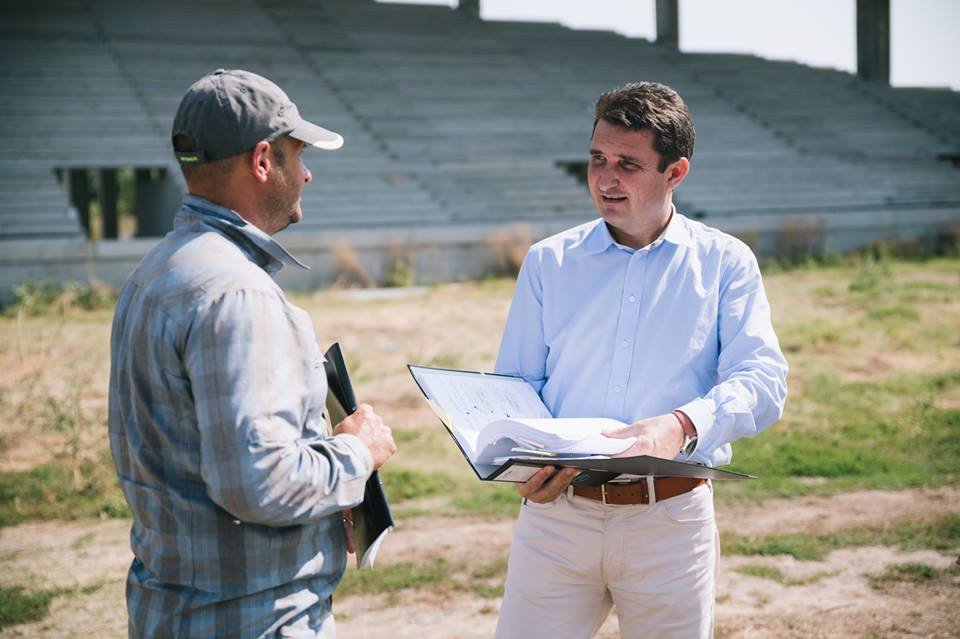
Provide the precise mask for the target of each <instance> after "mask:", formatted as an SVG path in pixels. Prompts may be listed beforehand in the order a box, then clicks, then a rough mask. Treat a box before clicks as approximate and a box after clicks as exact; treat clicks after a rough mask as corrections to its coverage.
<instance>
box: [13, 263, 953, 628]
mask: <svg viewBox="0 0 960 639" xmlns="http://www.w3.org/2000/svg"><path fill="white" fill-rule="evenodd" d="M765 282H766V287H767V291H768V295H769V297H770V300H771V304H772V306H773V310H774V322H775V326H776V328H777V331H778V334H779V336H780V339H781V344H782V346H783V349H784V352H785V354H786V356H787V358H788V361H789V364H790V375H789V380H788V383H789V389H790V395H789V399H788V405H787V409H786V413H785V415H784V418H783V420H782V421H781V422H780V423H779V424H777V425H775V426H774V427H773V428H771V429H770V430H769V431H767V432H766V433H764V434H762V435H761V436H760V437H758V438H756V439H753V440H743V441H739V442H737V443H736V444H735V445H734V463H733V465H732V466H731V468H732V469H733V470H739V471H744V472H748V473H751V474H755V475H758V476H759V479H757V480H755V481H751V482H737V483H731V484H718V485H717V487H716V495H717V500H718V513H719V516H720V518H721V523H723V521H724V519H723V518H724V515H725V513H727V514H728V517H729V521H731V522H736V523H735V524H733V525H729V526H726V527H724V528H723V530H722V534H723V537H722V539H723V548H724V553H725V555H726V559H725V562H726V563H725V566H724V575H725V577H723V578H722V580H721V583H720V590H719V592H720V593H721V596H720V597H719V598H718V601H719V608H718V628H717V633H718V636H728V637H733V636H751V637H752V636H802V637H806V636H811V637H812V636H864V637H867V636H909V633H908V632H907V630H910V631H911V632H912V631H913V630H916V629H918V628H920V629H924V630H925V632H926V634H927V636H940V635H941V634H942V636H956V635H957V634H960V617H958V616H957V615H956V614H955V610H956V606H957V604H958V603H960V586H958V584H960V574H958V572H957V570H956V569H954V568H951V567H950V564H951V563H952V558H955V557H956V555H957V553H958V551H960V503H958V495H960V490H958V484H960V260H956V259H939V260H929V261H923V262H910V261H896V260H890V259H866V260H851V261H850V262H848V263H844V264H840V265H836V266H831V267H817V268H813V267H811V268H799V269H793V270H790V271H785V272H784V271H779V272H772V271H771V272H768V273H767V274H766V275H765ZM512 287H513V283H512V282H511V281H507V280H491V281H485V282H480V283H461V284H449V285H442V286H437V287H432V288H427V289H423V290H419V291H411V292H410V293H409V294H408V295H404V296H400V297H396V296H391V297H386V296H384V297H382V298H381V297H379V296H378V295H377V292H376V291H364V292H362V293H359V294H358V293H356V292H351V291H324V292H320V293H317V294H314V295H301V296H296V302H297V303H298V304H300V305H301V306H303V307H304V308H305V309H307V310H308V311H309V312H310V314H311V315H312V317H313V318H314V324H315V326H316V329H317V335H318V338H319V340H320V342H321V345H323V346H326V345H328V344H329V343H331V342H333V341H340V343H341V345H342V346H343V350H344V353H345V356H346V358H347V362H348V364H349V366H350V367H351V369H352V373H353V378H354V383H355V385H356V387H357V388H356V389H357V394H358V396H359V398H360V399H361V401H367V402H370V403H372V404H374V406H375V407H376V408H377V410H378V412H380V413H381V414H382V415H383V416H384V417H385V418H386V419H387V421H388V422H389V423H390V424H391V425H392V426H393V428H394V432H395V436H396V439H397V442H398V444H399V452H398V454H397V455H396V457H395V458H394V460H392V461H391V462H390V463H389V464H388V465H387V466H386V467H385V468H384V470H383V473H382V474H383V478H384V483H385V487H386V491H387V494H388V496H389V497H390V499H391V503H392V505H393V508H394V513H395V515H396V517H397V519H398V522H399V526H398V529H397V531H395V532H394V533H393V535H394V537H392V538H391V539H388V541H387V544H386V545H385V547H384V550H383V552H382V560H381V561H382V566H381V567H380V568H379V569H378V570H377V571H376V572H375V573H374V574H373V575H359V574H357V573H356V572H355V571H353V570H350V571H348V573H347V576H346V578H345V581H344V583H343V585H342V588H341V591H340V595H339V597H338V611H339V614H340V615H341V622H340V623H341V628H345V629H347V630H346V631H345V632H349V631H350V629H351V628H353V631H352V634H345V636H348V637H349V636H366V635H364V634H363V633H362V630H361V628H362V625H360V622H359V620H360V619H363V618H369V617H370V616H371V615H381V616H382V617H383V619H384V620H386V621H387V622H390V621H391V619H393V620H394V621H393V623H402V621H403V618H405V615H407V613H405V612H402V611H409V610H411V601H412V600H414V599H415V600H416V601H417V602H421V601H426V602H427V603H428V604H430V605H432V606H434V608H436V607H438V606H439V607H440V608H441V609H443V607H444V606H446V607H447V609H448V612H447V613H445V614H444V618H445V619H446V620H447V623H449V624H451V625H450V626H449V628H458V627H461V626H462V627H463V628H472V629H474V630H476V629H480V630H477V632H476V634H470V632H473V631H474V630H470V632H467V631H464V632H463V633H459V632H457V633H453V634H449V635H447V634H440V635H437V636H488V635H489V634H490V631H489V629H490V628H492V626H491V625H490V623H491V621H490V620H491V619H494V620H495V616H496V614H495V613H496V609H497V604H498V601H499V596H500V594H501V584H502V579H503V575H504V574H505V570H506V564H505V561H504V557H505V553H506V549H507V548H508V546H509V542H510V527H511V519H512V517H513V516H514V515H515V513H516V511H517V509H518V500H517V497H516V494H515V492H514V490H513V488H512V487H509V486H506V487H505V486H490V485H487V484H483V483H481V482H478V481H477V480H476V479H475V477H474V476H473V475H472V473H471V471H470V470H469V469H468V467H467V466H466V465H465V463H464V462H463V460H462V458H461V457H460V456H459V454H458V453H457V452H456V450H455V447H454V445H453V443H452V441H451V439H450V437H449V436H448V435H447V433H446V432H445V431H444V429H443V428H442V426H441V425H440V424H439V422H438V421H437V420H436V418H435V417H434V416H433V415H432V413H431V412H430V411H429V409H428V408H427V407H426V405H425V404H424V402H423V401H422V398H421V395H420V393H419V390H418V389H417V388H416V385H415V384H414V383H413V381H412V380H411V379H410V377H409V374H408V373H407V371H406V368H405V365H406V364H407V363H419V364H426V365H434V366H445V367H460V368H467V369H474V370H489V369H490V368H492V366H493V361H494V358H495V355H496V349H497V346H498V341H499V331H500V328H501V326H502V323H503V321H504V319H505V317H506V312H507V309H508V306H509V300H510V294H511V292H512ZM89 306H92V307H93V310H84V309H83V308H81V307H80V305H79V304H77V303H73V304H59V305H58V304H57V303H53V304H52V305H51V304H49V303H47V304H34V305H32V306H31V307H29V308H28V307H24V308H23V309H22V310H21V312H19V313H17V312H16V309H14V310H11V311H9V312H8V313H7V316H6V317H4V318H2V319H0V568H2V570H0V636H24V635H32V636H65V635H63V634H58V632H57V631H54V630H52V629H53V628H60V630H62V627H63V626H62V624H63V622H60V621H58V620H60V619H69V620H73V621H71V622H70V623H75V622H76V620H77V619H80V620H81V622H79V623H80V626H79V628H80V629H79V630H78V631H77V632H76V634H75V636H115V635H116V634H118V633H119V634H122V629H123V627H124V625H123V624H125V616H124V612H123V605H122V582H123V578H124V574H123V568H122V566H123V564H124V562H128V561H129V556H128V555H123V548H124V539H123V530H124V527H125V521H126V518H127V517H129V511H128V509H127V507H126V505H125V503H124V501H123V498H122V496H121V495H120V494H119V491H118V490H117V488H116V484H115V481H114V477H113V470H112V466H111V463H110V458H109V454H108V450H107V441H106V384H107V375H108V367H109V352H108V349H109V330H110V317H111V309H110V308H109V307H103V305H102V303H101V304H100V306H101V308H99V309H97V306H98V304H89ZM861 496H864V497H861ZM873 503H875V504H878V506H877V508H871V507H870V505H871V504H873ZM881 503H882V504H887V506H886V508H888V509H889V510H884V509H883V508H882V507H880V506H879V504H881ZM841 504H853V506H841ZM858 504H863V505H864V506H865V507H864V508H862V509H861V508H858V507H857V505H858ZM817 508H822V509H823V510H822V512H820V511H817V510H816V509H817ZM845 512H846V513H847V516H846V517H844V516H843V515H844V513H845ZM838 515H839V517H838ZM805 517H806V519H805ZM46 522H50V523H46ZM744 522H746V523H744ZM749 522H754V523H753V524H750V523H749ZM804 522H806V523H804ZM107 531H108V532H107ZM57 534H61V535H67V536H68V538H69V541H68V542H63V541H62V540H61V542H60V543H61V545H63V544H64V543H66V546H67V548H66V549H65V550H64V551H63V554H62V555H61V556H60V558H61V561H68V562H69V561H74V563H75V565H76V566H81V565H85V564H84V563H83V557H87V556H88V555H90V554H96V553H97V552H110V553H114V554H117V555H118V558H117V560H116V565H115V566H114V565H113V564H110V563H109V562H107V563H106V564H104V562H99V563H97V562H93V565H91V567H90V568H89V569H84V570H80V569H79V568H78V569H77V570H74V571H73V572H70V571H67V572H69V573H70V574H69V575H68V577H63V578H59V577H56V576H51V575H50V574H49V572H48V571H44V570H42V569H41V567H42V566H44V565H46V563H45V562H46V561H47V559H46V553H47V552H48V551H47V550H44V549H45V548H46V546H44V543H46V542H44V541H43V540H44V539H47V538H48V537H45V535H46V536H49V539H54V538H56V535H57ZM110 535H112V536H110ZM445 535H446V536H447V537H449V539H447V537H445ZM107 537H109V539H108V538H107ZM65 539H66V538H65ZM445 539H447V541H444V540H445ZM424 540H427V541H424ZM458 540H459V541H458ZM464 540H467V541H468V542H469V540H473V543H475V546H473V547H472V548H469V549H467V550H470V552H468V551H467V550H465V549H464V548H462V546H463V544H464ZM51 543H52V542H51ZM468 545H469V543H468ZM422 546H427V548H424V547H422ZM430 548H434V549H436V552H430V551H429V549H430ZM118 549H119V550H118ZM868 549H874V550H868ZM877 549H885V550H884V552H886V553H887V554H886V555H884V557H886V559H883V560H882V561H880V560H877V561H880V563H878V564H876V565H870V566H864V567H863V568H861V569H857V570H855V569H853V568H849V567H848V566H847V564H845V563H843V562H845V561H847V560H848V559H849V561H850V562H856V561H860V559H862V558H863V557H865V556H866V555H857V554H856V553H867V552H880V550H877ZM71 553H72V554H71ZM858 557H860V559H858ZM875 559H876V558H875ZM831 562H834V563H831ZM837 562H839V563H837ZM105 565H106V566H110V567H111V568H110V570H109V571H108V570H107V569H106V568H105V567H104V566H105ZM810 566H812V567H810ZM78 570H79V572H77V571H78ZM844 576H846V577H844ZM847 577H849V580H853V581H854V582H856V584H857V588H862V589H863V590H862V592H863V593H867V594H866V595H863V596H862V597H861V598H860V600H859V601H852V602H850V609H849V610H847V611H846V612H847V613H853V612H856V613H857V614H859V615H860V616H861V617H862V619H861V622H862V623H860V624H859V625H857V624H855V623H853V622H851V621H850V619H851V618H857V614H854V615H853V617H851V616H850V615H849V614H845V615H844V616H845V617H846V619H845V620H842V621H837V622H836V623H834V624H833V625H830V624H831V623H833V622H831V621H830V615H822V616H821V617H822V619H820V620H819V621H817V622H816V623H813V625H807V624H805V623H801V622H800V621H798V620H799V619H801V615H802V610H801V608H802V606H808V607H809V606H810V605H812V604H810V603H809V601H806V603H802V602H800V601H799V600H798V602H797V603H796V606H797V610H792V609H783V610H781V609H780V608H778V606H782V605H784V604H783V603H782V602H783V601H788V600H790V597H794V598H799V599H802V597H800V594H801V593H802V594H804V596H808V595H809V596H811V597H812V596H813V594H812V592H813V589H817V590H818V591H823V590H829V589H830V588H831V587H833V584H835V582H836V588H839V589H840V591H839V592H849V587H850V584H849V583H848V581H849V580H848V581H846V582H843V583H840V580H841V579H844V578H847ZM724 579H726V580H727V581H724ZM725 584H726V585H725ZM743 584H747V586H743ZM751 584H752V585H751ZM758 584H759V585H758ZM764 584H766V585H764ZM843 584H846V585H845V586H844V585H843ZM725 588H726V590H725ZM743 588H747V590H746V591H745V590H743ZM770 588H775V589H780V590H782V591H783V593H782V594H781V596H778V598H777V599H776V600H769V599H768V600H767V601H764V597H765V596H766V595H763V592H765V591H766V590H768V589H770ZM843 588H847V590H843ZM750 589H753V590H755V591H756V592H757V593H759V594H757V595H756V596H753V595H751V594H750V592H752V591H753V590H750ZM761 595H762V596H761ZM835 596H841V595H839V594H835ZM751 597H752V598H751ZM890 598H896V599H898V600H901V601H902V600H904V599H905V600H907V603H908V604H910V605H913V606H914V609H920V608H916V606H920V607H921V608H923V606H928V605H933V604H928V603H923V602H934V603H935V604H936V605H938V606H946V607H942V608H939V609H940V610H942V612H941V613H937V612H936V610H938V608H936V607H934V608H931V611H932V612H931V613H930V614H928V615H926V616H925V617H924V620H923V621H922V622H921V621H917V620H916V619H914V618H913V617H911V616H910V615H909V614H907V612H904V613H903V614H902V615H900V616H897V615H895V614H894V613H893V612H890V609H892V607H891V606H890V605H888V603H889V602H888V600H889V599H890ZM341 602H342V603H341ZM431 602H432V603H431ZM870 602H873V603H870ZM878 602H879V603H878ZM864 606H867V608H864ZM869 606H876V607H877V609H878V610H884V611H885V612H884V614H887V615H894V616H893V617H890V618H887V617H884V615H883V614H880V615H879V616H878V614H877V613H874V612H870V611H872V610H873V608H870V607H869ZM908 607H909V606H908ZM78 608H80V609H82V610H84V611H86V612H88V613H89V614H87V615H86V616H84V615H80V616H79V617H77V609H78ZM414 608H415V607H414ZM923 609H924V610H925V609H926V608H923ZM390 610H393V611H394V617H390V616H389V611H390ZM950 610H953V612H952V613H951V612H950ZM91 611H92V612H91ZM374 611H375V612H374ZM458 611H459V612H458ZM424 614H426V613H424ZM458 615H459V616H458ZM407 616H408V617H409V619H407V621H408V622H409V623H416V621H415V618H416V615H415V614H413V613H410V614H409V615H407ZM378 618H379V617H378ZM871 619H873V621H872V622H871V621H870V620H871ZM83 620H86V621H83ZM874 622H875V623H874ZM84 623H86V624H87V625H83V624H84ZM811 623H812V622H811ZM58 624H60V625H58ZM351 624H356V625H351ZM484 624H486V625H484ZM798 624H799V625H798ZM824 624H826V625H824ZM871 624H873V625H871ZM877 624H879V625H877ZM4 628H5V630H4ZM850 628H852V630H849V629H850ZM117 629H119V631H118V630H117ZM483 629H487V630H483ZM611 629H612V630H611ZM848 630H849V632H848ZM451 632H452V631H451ZM603 632H604V633H607V634H605V635H603V636H613V635H611V634H610V633H611V632H615V625H610V624H608V625H607V626H605V627H604V630H603ZM18 633H19V634H18ZM751 633H752V634H751ZM850 633H852V634H850ZM871 633H873V634H871ZM931 633H932V634H931ZM938 633H939V634H938ZM951 633H952V634H951ZM370 636H373V635H370ZM396 636H417V635H416V634H415V633H413V632H412V631H411V634H410V635H405V634H404V633H403V631H398V634H397V635H396Z"/></svg>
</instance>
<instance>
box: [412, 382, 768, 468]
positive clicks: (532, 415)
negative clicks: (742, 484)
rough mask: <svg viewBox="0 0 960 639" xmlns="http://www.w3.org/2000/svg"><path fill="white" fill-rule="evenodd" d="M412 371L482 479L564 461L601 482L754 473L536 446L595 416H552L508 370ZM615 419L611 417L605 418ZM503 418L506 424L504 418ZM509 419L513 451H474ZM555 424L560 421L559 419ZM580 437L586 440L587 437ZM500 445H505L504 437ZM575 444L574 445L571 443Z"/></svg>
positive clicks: (589, 423)
mask: <svg viewBox="0 0 960 639" xmlns="http://www.w3.org/2000/svg"><path fill="white" fill-rule="evenodd" d="M407 368H408V369H409V370H410V374H411V375H412V376H413V379H414V381H416V383H417V386H419V387H420V391H421V392H422V393H423V394H424V396H425V397H426V398H427V403H428V404H429V405H430V407H431V408H432V409H433V410H434V412H435V413H436V414H437V416H438V417H439V418H440V421H441V422H442V423H443V425H444V426H445V427H446V428H447V431H448V432H449V433H450V436H451V437H453V440H454V442H455V443H456V444H457V448H459V449H460V453H461V454H462V455H463V457H464V459H466V460H467V463H468V464H469V465H470V467H471V468H472V469H473V471H474V472H475V473H476V474H477V477H479V478H480V479H481V480H483V481H507V482H524V481H526V480H527V479H529V478H530V477H531V476H532V475H533V474H534V473H535V472H537V470H539V469H540V468H542V467H543V466H567V467H573V468H579V469H581V470H582V471H583V472H581V473H580V475H578V476H577V478H576V479H574V483H575V484H581V485H599V484H602V483H604V482H607V481H611V480H613V479H616V478H618V477H619V478H621V479H629V478H633V477H642V476H654V477H699V478H703V479H753V478H754V477H753V476H752V475H745V474H742V473H735V472H732V471H728V470H718V469H716V468H711V467H709V466H704V465H701V464H694V463H690V462H683V461H677V460H672V459H661V458H659V457H651V456H649V455H641V456H637V457H607V456H602V455H593V454H585V453H584V452H583V451H580V452H579V453H577V454H566V453H562V452H556V450H557V449H554V450H548V449H547V447H543V448H539V447H540V446H541V445H542V444H541V442H542V441H546V440H549V437H550V436H551V435H552V434H554V433H563V432H564V431H565V430H571V431H576V429H578V428H580V429H583V430H584V431H587V430H589V429H590V428H596V424H595V422H597V421H598V420H595V419H583V420H576V419H573V420H556V419H552V418H551V416H550V412H549V411H548V410H547V408H546V406H544V404H543V400H541V399H540V396H539V394H537V392H536V391H535V390H534V389H533V387H531V386H530V385H529V384H528V383H527V382H526V381H525V380H523V379H522V378H520V377H514V376H511V375H499V374H493V373H478V372H473V371H461V370H453V369H444V368H431V367H428V366H415V365H412V364H411V365H408V366H407ZM551 421H552V422H570V423H569V424H563V425H562V426H563V427H562V428H559V427H558V428H555V429H545V430H550V432H548V433H546V435H545V437H544V438H543V439H542V440H541V441H530V433H531V432H533V430H531V429H532V427H533V426H536V425H537V424H548V423H549V422H551ZM603 421H606V422H608V423H612V424H615V423H616V422H613V420H603ZM505 422H506V423H507V424H506V426H505V425H504V423H505ZM509 422H516V423H517V424H518V428H517V430H516V433H517V434H516V435H514V436H512V437H516V439H510V440H509V441H511V443H515V444H516V445H515V446H512V447H511V448H509V449H508V450H511V451H512V454H508V455H500V456H497V457H494V458H492V459H491V458H489V457H486V456H484V454H483V453H484V451H482V450H478V442H481V443H482V442H484V441H485V439H490V438H489V437H487V438H484V437H483V431H484V429H485V428H487V427H493V428H496V429H497V432H498V433H499V434H500V436H501V437H511V436H509V435H503V432H504V431H506V430H509V429H508V426H509ZM558 426H559V424H558ZM584 441H587V438H586V437H585V439H584ZM499 446H500V447H499V448H498V450H502V449H503V444H502V440H501V443H500V444H499ZM571 448H575V447H571Z"/></svg>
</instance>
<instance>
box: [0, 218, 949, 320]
mask: <svg viewBox="0 0 960 639" xmlns="http://www.w3.org/2000/svg"><path fill="white" fill-rule="evenodd" d="M704 222H705V223H707V224H709V225H710V226H715V227H717V228H720V229H722V230H724V231H727V232H728V233H732V234H734V235H737V236H738V237H741V238H743V239H744V240H745V241H747V242H748V243H749V244H751V246H753V248H754V250H755V251H756V252H757V253H758V254H759V255H764V256H770V255H774V254H776V253H778V252H779V253H782V252H784V251H789V250H798V251H800V252H803V251H809V250H814V251H820V252H835V253H842V252H846V251H850V250H853V249H856V248H858V247H862V246H864V245H866V244H869V243H871V242H875V241H886V242H897V241H903V240H907V239H911V238H917V237H923V236H928V237H929V236H932V235H933V234H935V233H936V232H938V231H941V230H944V229H948V228H956V227H957V226H958V225H960V211H958V210H957V209H955V208H918V209H902V210H894V211H891V210H889V209H887V210H882V211H876V212H871V211H858V212H838V211H824V212H823V213H821V214H816V215H811V214H805V215H796V216H785V215H782V214H781V215H755V216H730V217H722V218H720V217H716V218H710V219H706V220H704ZM575 224H576V221H570V220H563V221H556V222H542V223H538V224H526V223H524V224H518V225H515V226H506V227H504V226H492V225H457V226H453V225H451V226H441V227H427V228H412V229H404V230H390V231H380V230H350V231H330V232H325V233H303V232H300V233H298V232H296V231H294V230H288V231H284V232H282V233H280V234H279V235H278V236H277V239H278V240H279V241H280V242H281V244H283V245H284V246H285V247H286V248H287V249H288V250H289V251H290V252H291V253H292V254H293V255H294V256H296V257H297V258H298V259H300V260H301V261H302V262H304V263H305V264H307V265H309V266H310V270H308V271H302V270H299V269H294V268H284V269H283V271H281V273H280V275H279V276H278V281H279V282H280V283H281V285H283V286H284V287H286V288H288V289H290V290H296V291H307V290H314V289H318V288H323V287H326V286H330V285H331V284H334V283H335V282H337V281H338V280H339V281H340V283H341V284H344V285H351V284H353V285H355V284H357V283H359V281H360V279H361V278H360V277H359V275H360V273H361V272H362V274H363V275H364V276H365V277H366V278H367V279H368V280H369V281H370V283H372V284H381V283H384V282H386V281H388V280H389V279H390V278H391V277H393V276H395V275H396V274H397V266H396V265H397V263H398V262H401V261H405V262H407V263H408V264H409V265H410V267H411V269H412V278H413V280H414V281H415V282H416V283H418V284H429V283H436V282H446V281H454V280H462V279H471V278H477V277H484V276H488V275H491V274H494V273H495V272H497V271H498V270H500V271H502V270H503V269H504V264H503V263H502V262H503V261H504V259H505V258H504V257H503V256H502V253H503V252H504V250H508V249H512V250H513V252H514V253H515V254H517V255H522V253H523V252H524V249H525V247H526V246H527V245H528V244H529V242H530V241H536V240H538V239H540V238H543V237H546V236H548V235H550V234H552V233H556V232H558V231H561V230H563V229H565V228H568V227H570V226H573V225H575ZM491 238H499V239H491ZM157 241H159V240H157V239H133V240H105V241H100V242H85V241H68V240H61V241H51V240H37V241H21V242H0V300H2V302H3V303H8V302H9V301H10V300H11V299H12V294H13V287H15V286H16V285H17V284H19V283H21V282H23V281H24V280H26V279H28V278H32V279H34V280H46V279H53V280H57V281H71V280H79V281H89V280H91V279H94V278H95V279H97V280H100V281H102V282H105V283H108V284H111V285H113V286H119V285H120V284H122V283H123V280H124V279H125V278H126V277H127V275H128V274H129V273H130V271H131V270H132V269H133V267H134V266H135V265H136V263H137V262H138V261H139V260H140V258H141V257H142V256H143V254H144V253H146V252H147V251H148V250H149V249H150V247H152V246H153V245H154V244H156V242H157ZM344 247H349V248H344ZM351 261H353V267H351ZM498 262H499V263H498ZM357 265H359V268H355V267H356V266H357Z"/></svg>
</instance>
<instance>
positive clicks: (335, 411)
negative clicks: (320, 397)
mask: <svg viewBox="0 0 960 639" xmlns="http://www.w3.org/2000/svg"><path fill="white" fill-rule="evenodd" d="M324 358H325V359H326V361H325V362H324V363H323V368H324V370H325V372H326V374H327V415H328V416H329V417H330V423H331V424H333V425H336V424H339V423H340V422H341V421H343V420H344V419H345V418H346V417H347V415H350V414H352V413H354V412H356V410H357V398H356V396H355V395H354V393H353V385H352V384H351V383H350V375H349V373H348V372H347V364H346V362H344V360H343V353H342V352H341V351H340V344H339V343H334V344H333V346H331V347H330V348H329V349H327V352H326V353H324ZM391 528H393V515H391V514H390V504H389V503H387V496H386V494H384V492H383V485H382V484H381V483H380V473H379V472H378V471H376V470H375V471H373V474H372V475H370V478H369V479H367V483H366V486H365V487H364V491H363V502H361V503H360V505H359V506H357V507H356V508H354V509H353V536H354V539H355V541H356V544H357V568H373V562H374V560H375V559H376V557H377V551H378V550H379V549H380V544H381V543H383V540H384V538H385V537H386V536H387V533H388V532H389V531H390V529H391Z"/></svg>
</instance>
